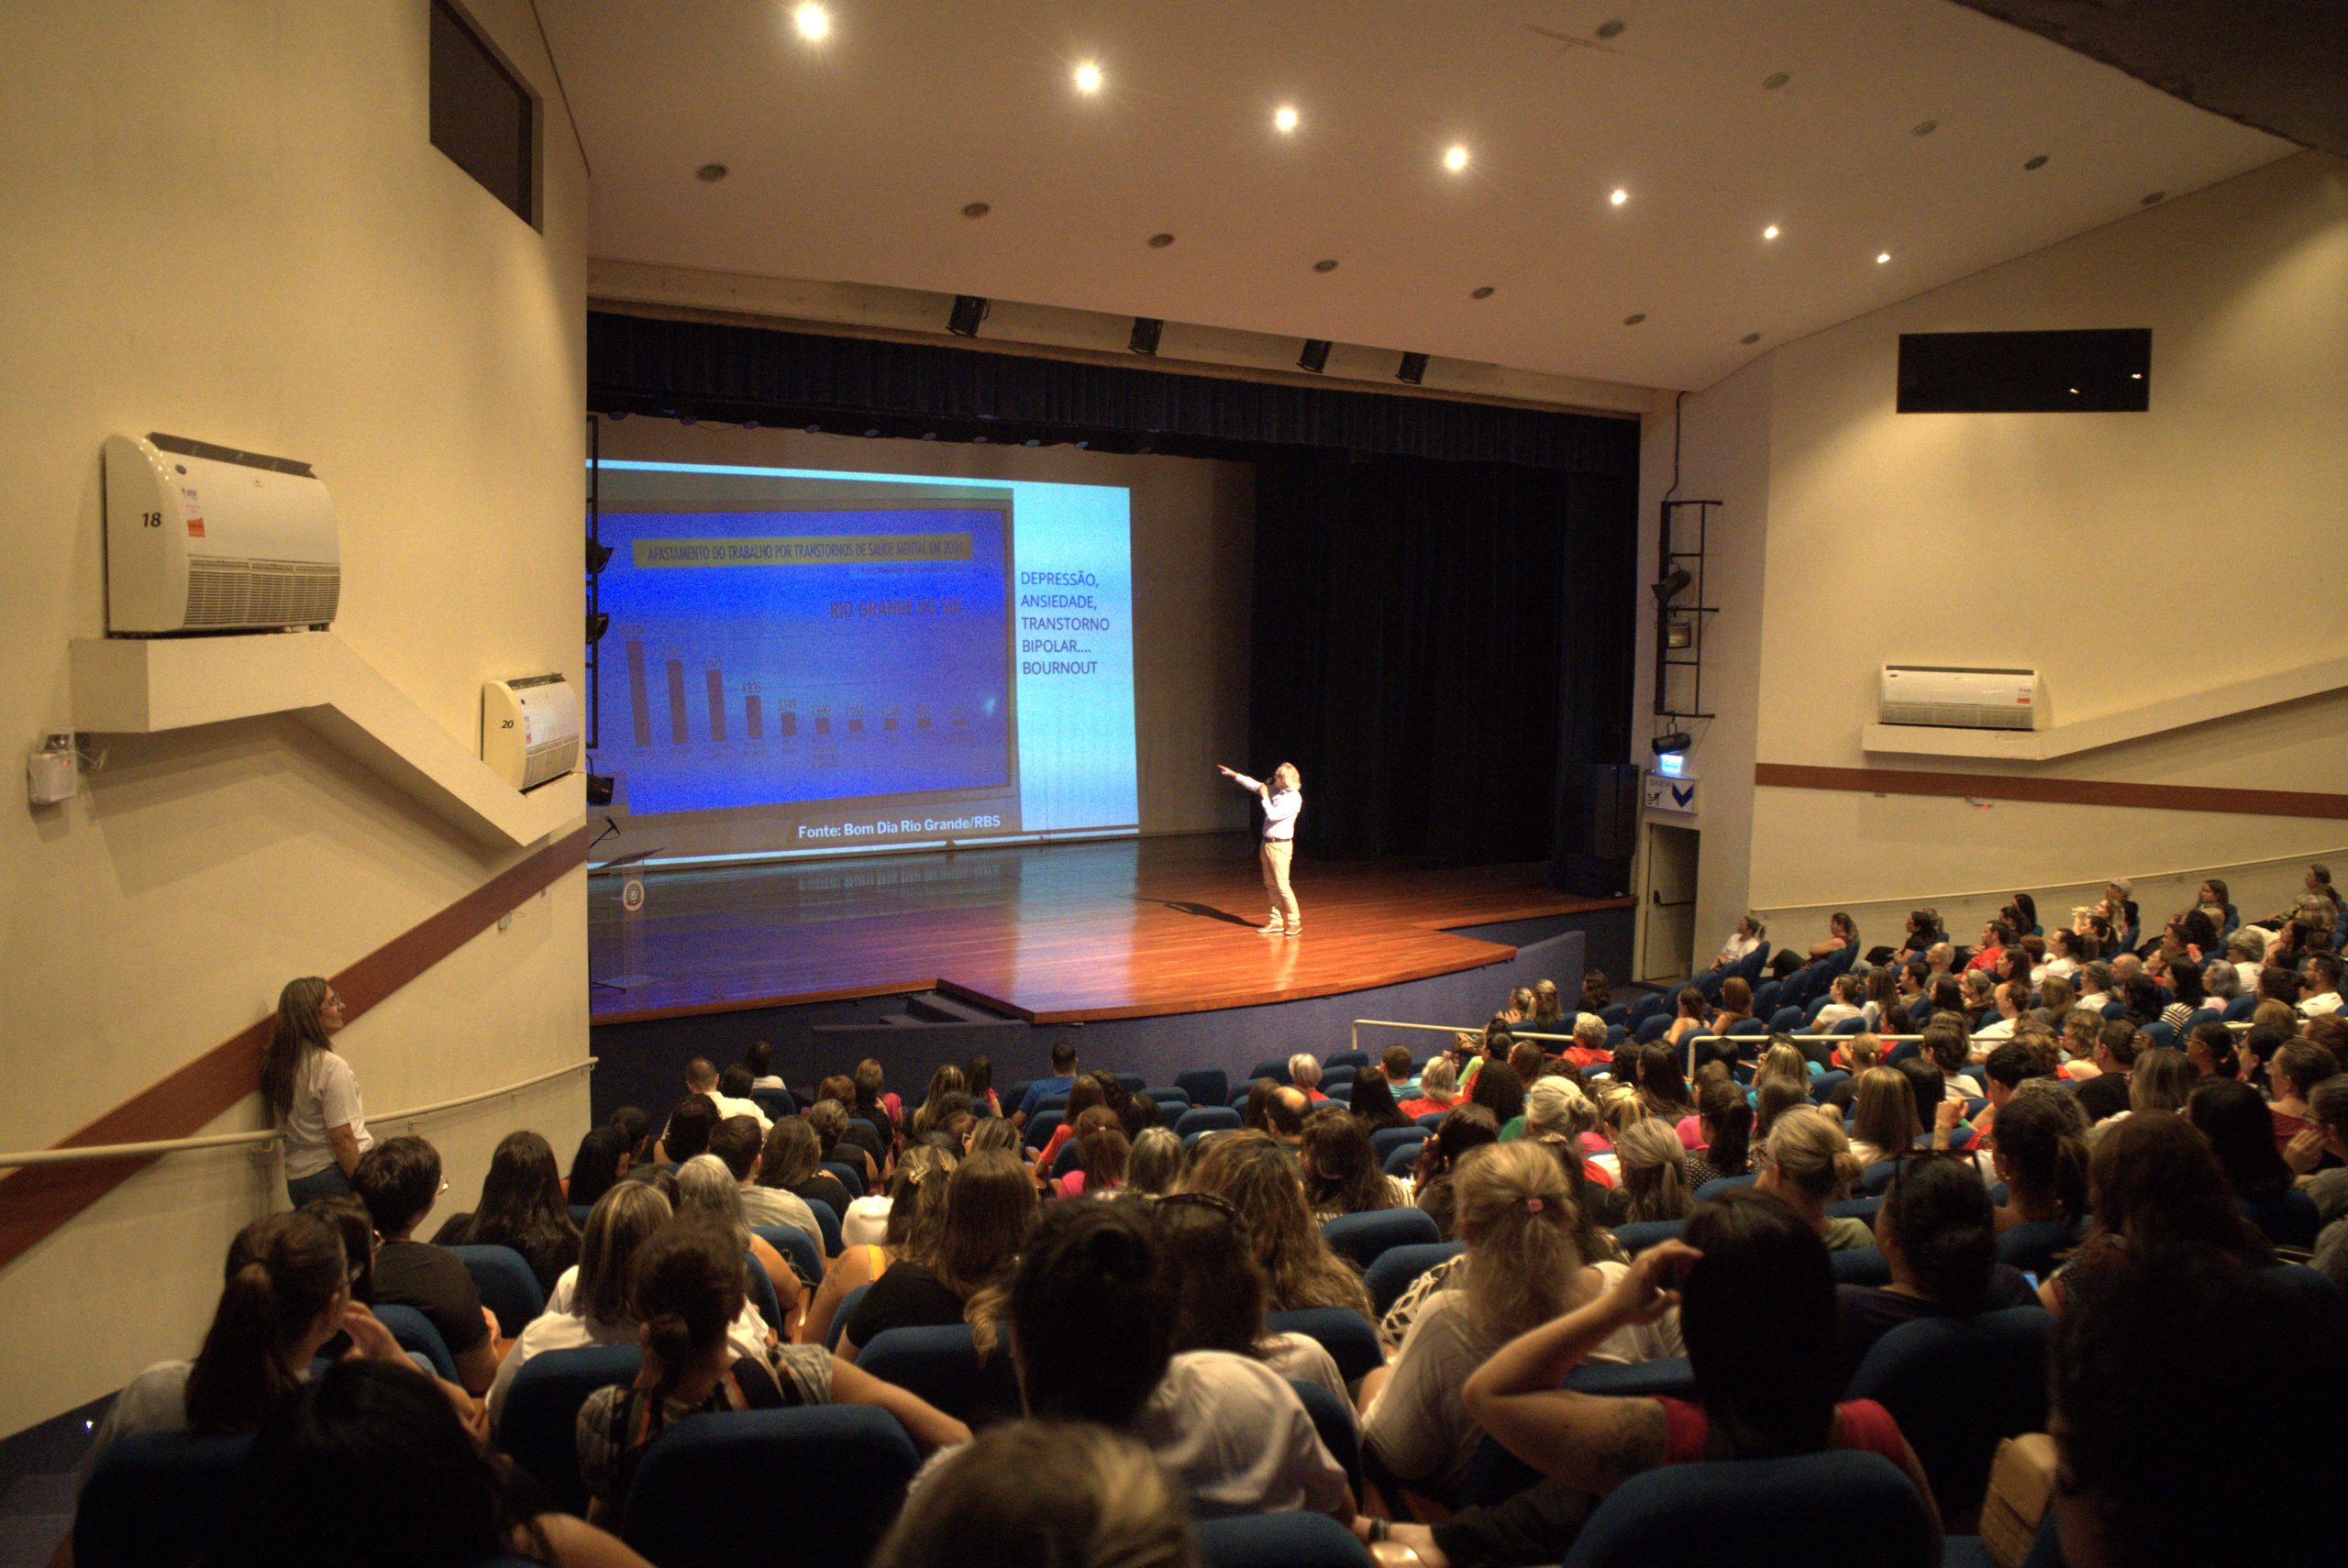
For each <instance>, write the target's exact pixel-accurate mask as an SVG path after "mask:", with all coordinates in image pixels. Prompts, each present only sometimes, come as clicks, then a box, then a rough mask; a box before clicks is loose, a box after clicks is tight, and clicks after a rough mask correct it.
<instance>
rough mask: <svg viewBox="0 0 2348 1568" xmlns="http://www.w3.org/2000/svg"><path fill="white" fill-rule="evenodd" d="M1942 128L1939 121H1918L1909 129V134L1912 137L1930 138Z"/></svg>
mask: <svg viewBox="0 0 2348 1568" xmlns="http://www.w3.org/2000/svg"><path fill="white" fill-rule="evenodd" d="M1940 128H1941V123H1940V121H1938V120H1918V121H1917V122H1916V123H1915V125H1914V126H1913V127H1911V128H1910V129H1909V132H1908V134H1909V135H1910V136H1930V135H1932V134H1933V132H1934V131H1936V130H1938V129H1940Z"/></svg>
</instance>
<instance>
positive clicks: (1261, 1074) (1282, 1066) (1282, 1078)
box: [1247, 1056, 1288, 1084]
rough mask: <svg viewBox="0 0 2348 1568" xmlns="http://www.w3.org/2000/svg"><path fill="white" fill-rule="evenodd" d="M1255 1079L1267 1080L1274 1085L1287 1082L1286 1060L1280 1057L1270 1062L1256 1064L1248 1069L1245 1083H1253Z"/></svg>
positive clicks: (1284, 1057)
mask: <svg viewBox="0 0 2348 1568" xmlns="http://www.w3.org/2000/svg"><path fill="white" fill-rule="evenodd" d="M1257 1078H1269V1079H1271V1080H1272V1082H1274V1083H1276V1084H1284V1083H1286V1082H1288V1058H1287V1057H1286V1056H1281V1057H1279V1058H1277V1059H1276V1060H1272V1061H1267V1062H1258V1063H1257V1064H1256V1065H1255V1066H1252V1067H1250V1068H1248V1069H1247V1081H1248V1082H1250V1083H1253V1082H1255V1081H1256V1080H1257Z"/></svg>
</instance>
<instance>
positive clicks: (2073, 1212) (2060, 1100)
mask: <svg viewBox="0 0 2348 1568" xmlns="http://www.w3.org/2000/svg"><path fill="white" fill-rule="evenodd" d="M1989 1165H1990V1172H1991V1174H1992V1175H1994V1176H1996V1177H1997V1179H1998V1180H1999V1181H2001V1182H2003V1183H2005V1184H2006V1201H2005V1203H2004V1205H2003V1206H2001V1207H2000V1208H1999V1209H1998V1210H1997V1211H1996V1217H1995V1222H1996V1225H1997V1228H1998V1230H1999V1231H2000V1232H2003V1231H2010V1230H2012V1229H2013V1228H2014V1227H2015V1226H2017V1225H2025V1224H2032V1223H2038V1222H2041V1221H2060V1222H2061V1223H2063V1224H2066V1225H2068V1226H2070V1227H2072V1228H2073V1229H2074V1230H2076V1229H2077V1228H2078V1227H2080V1226H2082V1225H2084V1224H2086V1222H2087V1220H2088V1113H2087V1112H2086V1111H2084V1110H2080V1109H2079V1102H2078V1099H2077V1097H2076V1096H2074V1095H2073V1094H2071V1093H2070V1092H2069V1091H2068V1090H2066V1089H2064V1088H2061V1087H2060V1086H2058V1085H2057V1084H2056V1083H2055V1082H2054V1080H2053V1079H2052V1078H2029V1079H2025V1080H2024V1081H2023V1083H2022V1084H2021V1087H2020V1088H2016V1089H2015V1090H2014V1092H2013V1093H2012V1094H2011V1095H2010V1096H2009V1097H2008V1098H2007V1100H2006V1103H2005V1104H2003V1105H2001V1106H1999V1108H1998V1123H1997V1126H1996V1127H1995V1128H1994V1129H1992V1130H1991V1132H1990V1134H1989Z"/></svg>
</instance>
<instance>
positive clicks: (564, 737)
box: [481, 675, 580, 790]
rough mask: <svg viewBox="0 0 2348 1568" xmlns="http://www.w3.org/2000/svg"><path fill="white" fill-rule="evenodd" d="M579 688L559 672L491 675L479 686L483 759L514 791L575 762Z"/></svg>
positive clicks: (529, 787) (568, 768) (532, 787)
mask: <svg viewBox="0 0 2348 1568" xmlns="http://www.w3.org/2000/svg"><path fill="white" fill-rule="evenodd" d="M579 719H580V709H579V688H577V687H575V686H573V685H571V684H570V681H568V680H565V679H563V678H562V677H561V676H559V675H531V676H525V677H524V678H523V679H519V680H493V681H490V682H488V683H487V684H486V685H484V686H483V687H482V689H481V759H482V761H483V762H486V763H487V764H489V766H490V767H492V768H493V769H494V770H495V771H496V773H497V776H498V777H499V778H503V779H504V780H505V782H507V783H508V784H511V785H512V786H514V788H515V789H516V790H535V789H537V787H538V786H539V785H541V784H545V783H548V782H549V781H550V780H553V779H556V778H561V777H562V776H563V775H564V774H566V773H569V772H570V771H571V770H572V769H574V768H576V767H578V766H579Z"/></svg>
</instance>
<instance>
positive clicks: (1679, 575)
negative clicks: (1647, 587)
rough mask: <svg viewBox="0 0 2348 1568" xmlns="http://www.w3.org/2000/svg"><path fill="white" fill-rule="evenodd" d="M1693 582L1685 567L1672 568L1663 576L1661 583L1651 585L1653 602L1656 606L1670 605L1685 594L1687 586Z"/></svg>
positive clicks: (1693, 579)
mask: <svg viewBox="0 0 2348 1568" xmlns="http://www.w3.org/2000/svg"><path fill="white" fill-rule="evenodd" d="M1693 581H1695V578H1693V577H1692V576H1690V575H1689V571H1688V569H1687V568H1686V567H1673V568H1672V569H1671V570H1670V571H1668V572H1667V573H1665V574H1664V579H1663V580H1662V581H1661V582H1658V583H1656V584H1654V585H1653V589H1654V591H1655V602H1656V603H1657V604H1668V603H1670V602H1672V601H1673V600H1674V599H1677V598H1678V597H1679V595H1681V594H1683V593H1685V592H1687V591H1688V585H1689V583H1691V582H1693Z"/></svg>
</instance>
